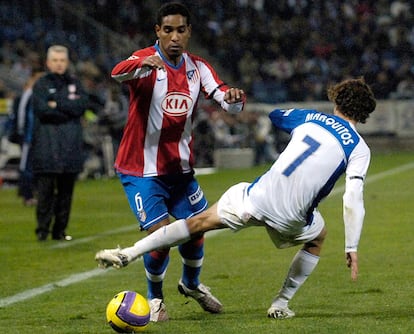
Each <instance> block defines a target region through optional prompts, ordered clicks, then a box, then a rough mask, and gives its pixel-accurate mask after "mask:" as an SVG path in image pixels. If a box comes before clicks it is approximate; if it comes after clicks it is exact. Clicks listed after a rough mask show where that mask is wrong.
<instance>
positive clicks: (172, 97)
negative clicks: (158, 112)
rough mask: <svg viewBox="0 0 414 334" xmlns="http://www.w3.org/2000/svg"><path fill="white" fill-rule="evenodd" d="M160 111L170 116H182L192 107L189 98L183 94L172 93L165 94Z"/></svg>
mask: <svg viewBox="0 0 414 334" xmlns="http://www.w3.org/2000/svg"><path fill="white" fill-rule="evenodd" d="M161 106H162V109H163V110H164V112H165V113H166V114H168V115H171V116H182V115H185V114H187V112H188V111H190V110H191V107H192V106H193V100H192V99H191V97H190V96H189V95H187V94H184V93H178V92H173V93H169V94H167V96H166V97H165V98H164V100H163V101H162V104H161Z"/></svg>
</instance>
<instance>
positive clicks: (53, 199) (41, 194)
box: [36, 173, 77, 239]
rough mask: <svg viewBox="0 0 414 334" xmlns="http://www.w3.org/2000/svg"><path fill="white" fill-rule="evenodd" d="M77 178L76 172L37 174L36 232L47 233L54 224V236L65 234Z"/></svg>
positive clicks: (58, 237)
mask: <svg viewBox="0 0 414 334" xmlns="http://www.w3.org/2000/svg"><path fill="white" fill-rule="evenodd" d="M76 178H77V174H76V173H63V174H55V173H48V174H37V175H36V189H37V192H38V198H37V201H38V202H37V207H36V219H37V228H36V233H37V234H39V233H41V234H44V235H47V234H48V233H49V232H50V230H49V229H50V226H51V224H52V221H53V220H54V224H53V226H52V231H51V232H52V238H54V239H60V238H61V237H62V236H64V235H65V230H66V227H67V226H68V223H69V215H70V209H71V205H72V195H73V189H74V186H75V181H76Z"/></svg>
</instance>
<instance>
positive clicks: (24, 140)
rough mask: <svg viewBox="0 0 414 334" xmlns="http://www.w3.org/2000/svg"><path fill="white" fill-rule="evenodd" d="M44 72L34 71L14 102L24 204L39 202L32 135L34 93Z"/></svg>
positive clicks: (20, 191)
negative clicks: (33, 163) (34, 172)
mask: <svg viewBox="0 0 414 334" xmlns="http://www.w3.org/2000/svg"><path fill="white" fill-rule="evenodd" d="M42 75H43V72H36V71H35V72H33V73H32V75H31V76H30V78H29V79H28V80H27V82H26V84H25V85H24V87H23V92H22V94H21V95H19V96H17V97H16V98H15V100H14V102H13V109H14V114H15V115H16V120H15V121H16V122H17V124H16V127H17V128H16V131H17V135H18V136H19V137H20V138H21V139H20V140H19V141H20V143H19V144H20V145H21V156H20V164H19V188H18V194H19V195H20V196H21V197H22V198H23V204H24V205H26V206H33V205H36V204H37V199H36V197H35V187H34V181H33V170H32V149H31V146H32V137H33V122H34V116H33V106H32V93H33V85H34V84H35V82H36V80H37V79H39V78H40V77H41V76H42Z"/></svg>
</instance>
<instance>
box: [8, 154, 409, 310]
mask: <svg viewBox="0 0 414 334" xmlns="http://www.w3.org/2000/svg"><path fill="white" fill-rule="evenodd" d="M413 168H414V162H412V163H408V164H405V165H402V166H398V167H396V168H393V169H390V170H387V171H384V172H381V173H378V174H375V175H372V176H369V175H368V177H367V180H366V181H365V184H369V183H374V182H377V181H379V180H382V179H384V178H386V177H389V176H392V175H396V174H399V173H402V172H405V171H407V170H410V169H413ZM344 189H345V188H344V186H341V187H337V188H335V189H334V190H333V191H332V192H331V193H330V194H329V196H328V197H330V196H334V195H338V194H342V193H343V191H344ZM136 228H137V227H136V225H135V224H134V225H133V226H125V227H122V228H119V229H115V230H111V231H108V232H106V233H101V234H98V235H96V236H92V237H88V238H83V239H79V240H74V241H73V242H70V243H65V245H68V246H69V245H76V244H80V243H85V242H88V241H90V240H93V239H96V238H99V237H100V236H102V235H108V234H113V233H120V232H125V231H129V230H132V229H136ZM222 231H223V230H218V231H210V232H207V233H206V237H211V236H214V235H215V234H218V233H221V232H222ZM52 248H56V247H52ZM109 270H114V269H113V268H108V269H99V268H97V269H93V270H90V271H86V272H83V273H77V274H73V275H71V276H69V277H67V278H65V279H63V280H60V281H57V282H55V283H49V284H46V285H43V286H40V287H38V288H34V289H29V290H25V291H23V292H21V293H18V294H15V295H13V296H10V297H5V298H1V299H0V308H2V307H6V306H9V305H12V304H15V303H18V302H22V301H25V300H27V299H30V298H33V297H36V296H39V295H41V294H44V293H46V292H50V291H53V290H55V289H57V288H62V287H66V286H69V285H72V284H75V283H79V282H82V281H84V280H87V279H89V278H92V277H95V276H99V275H103V274H106V273H107V272H108V271H109Z"/></svg>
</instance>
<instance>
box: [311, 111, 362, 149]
mask: <svg viewBox="0 0 414 334" xmlns="http://www.w3.org/2000/svg"><path fill="white" fill-rule="evenodd" d="M309 121H318V122H321V123H324V124H325V125H326V126H329V127H330V128H331V129H333V130H334V131H335V132H336V133H337V134H338V135H339V137H340V138H341V140H342V144H343V145H349V144H354V143H355V142H354V139H353V135H352V133H351V132H350V131H349V129H348V128H347V127H345V126H344V125H342V124H341V123H340V122H338V121H337V120H335V119H334V118H332V117H329V116H327V115H324V114H320V113H313V114H308V115H307V116H306V120H305V122H309Z"/></svg>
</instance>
